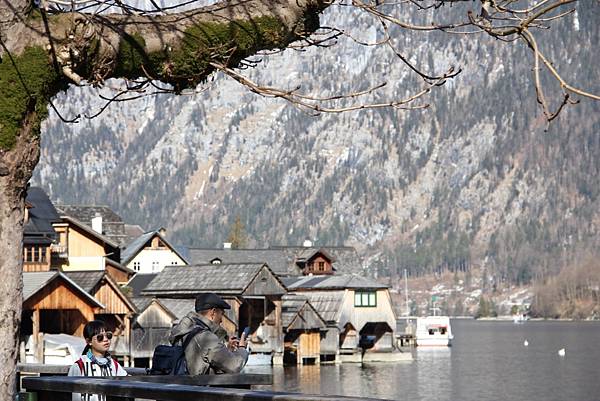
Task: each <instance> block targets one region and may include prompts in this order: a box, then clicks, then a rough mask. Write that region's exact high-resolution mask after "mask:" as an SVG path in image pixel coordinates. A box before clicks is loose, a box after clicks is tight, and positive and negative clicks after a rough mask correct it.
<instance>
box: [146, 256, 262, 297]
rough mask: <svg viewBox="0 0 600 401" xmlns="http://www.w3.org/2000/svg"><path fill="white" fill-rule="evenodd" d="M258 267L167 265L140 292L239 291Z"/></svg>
mask: <svg viewBox="0 0 600 401" xmlns="http://www.w3.org/2000/svg"><path fill="white" fill-rule="evenodd" d="M262 266H264V264H262V263H255V264H220V265H191V266H167V267H165V268H164V269H163V271H161V272H160V273H158V276H156V278H155V279H154V280H152V282H150V284H148V286H147V287H146V289H145V290H143V291H142V295H156V296H161V295H162V296H168V295H190V296H191V295H195V294H197V293H198V292H202V291H210V292H216V293H219V294H233V295H235V294H241V293H242V292H243V291H244V289H245V288H246V287H247V286H248V284H250V282H251V281H252V279H253V278H254V277H255V276H256V274H257V273H258V272H259V270H260V269H261V267H262Z"/></svg>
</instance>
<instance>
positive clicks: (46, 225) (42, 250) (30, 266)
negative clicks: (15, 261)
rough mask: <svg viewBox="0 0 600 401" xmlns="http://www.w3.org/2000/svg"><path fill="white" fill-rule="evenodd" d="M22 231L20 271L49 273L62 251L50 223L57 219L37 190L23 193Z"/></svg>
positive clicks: (56, 263)
mask: <svg viewBox="0 0 600 401" xmlns="http://www.w3.org/2000/svg"><path fill="white" fill-rule="evenodd" d="M24 220H25V227H24V228H23V271H25V272H35V271H49V270H50V269H52V268H56V267H57V266H58V265H60V263H61V260H60V259H61V258H63V257H64V256H65V255H64V250H63V249H62V248H61V247H60V245H59V234H58V233H57V232H56V231H55V230H54V227H53V226H52V225H53V223H56V222H58V221H60V216H59V215H58V212H57V211H56V209H55V207H54V205H53V204H52V202H51V201H50V198H49V197H48V195H47V194H46V192H45V191H44V190H43V189H42V188H39V187H30V188H29V189H28V190H27V198H26V201H25V219H24Z"/></svg>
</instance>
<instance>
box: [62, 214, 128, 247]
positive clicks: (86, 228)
mask: <svg viewBox="0 0 600 401" xmlns="http://www.w3.org/2000/svg"><path fill="white" fill-rule="evenodd" d="M62 219H63V220H64V221H66V222H68V223H71V224H73V225H75V226H77V227H79V228H80V229H81V230H83V231H85V232H86V233H88V234H90V235H92V236H93V237H95V238H98V239H99V240H100V241H102V242H104V243H106V244H108V245H110V246H112V247H113V248H117V249H118V248H119V244H118V242H115V240H114V239H112V238H109V237H107V236H106V235H103V234H100V233H98V232H96V231H94V230H93V229H92V226H89V225H87V224H85V223H84V222H82V221H80V220H77V219H76V218H74V217H72V216H68V215H63V216H62Z"/></svg>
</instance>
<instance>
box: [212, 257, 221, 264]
mask: <svg viewBox="0 0 600 401" xmlns="http://www.w3.org/2000/svg"><path fill="white" fill-rule="evenodd" d="M210 263H211V264H213V265H220V264H221V259H219V258H214V259H213V260H211V261H210Z"/></svg>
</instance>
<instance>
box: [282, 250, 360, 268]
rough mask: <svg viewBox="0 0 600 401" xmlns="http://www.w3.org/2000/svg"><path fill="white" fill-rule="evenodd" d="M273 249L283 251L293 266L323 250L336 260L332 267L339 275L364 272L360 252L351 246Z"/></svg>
mask: <svg viewBox="0 0 600 401" xmlns="http://www.w3.org/2000/svg"><path fill="white" fill-rule="evenodd" d="M271 249H276V250H281V251H283V252H284V253H285V255H286V259H287V260H288V263H293V264H295V261H296V260H297V259H303V258H305V257H306V255H310V256H312V255H314V254H315V253H316V252H317V251H319V250H323V251H324V252H326V253H327V255H328V256H329V257H331V258H333V259H334V260H333V263H332V266H333V268H334V269H335V270H336V271H338V272H339V273H346V274H348V273H360V272H361V271H362V261H361V259H360V257H359V256H358V252H356V249H354V248H353V247H349V246H322V247H303V246H272V247H271Z"/></svg>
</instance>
